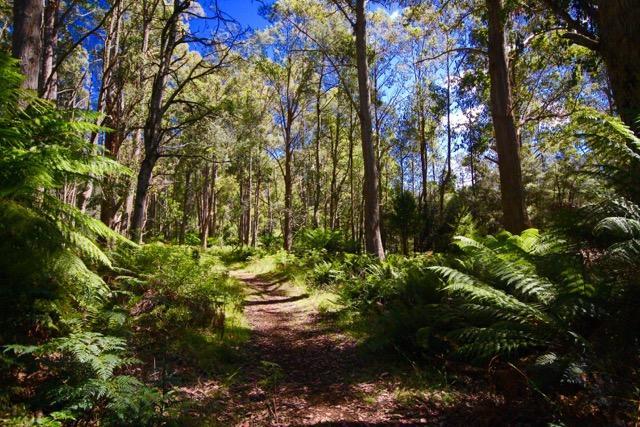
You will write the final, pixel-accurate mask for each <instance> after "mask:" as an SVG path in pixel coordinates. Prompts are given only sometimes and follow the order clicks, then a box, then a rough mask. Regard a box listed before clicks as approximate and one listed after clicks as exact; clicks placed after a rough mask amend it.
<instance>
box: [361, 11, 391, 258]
mask: <svg viewBox="0 0 640 427" xmlns="http://www.w3.org/2000/svg"><path fill="white" fill-rule="evenodd" d="M365 7H366V0H357V1H356V24H355V38H356V63H357V68H358V98H359V103H360V105H359V109H360V111H359V114H360V133H361V139H362V157H363V160H364V185H363V195H364V228H365V232H364V234H365V248H366V250H367V252H369V253H371V254H374V255H375V256H377V257H378V258H379V259H384V247H383V245H382V237H381V234H380V204H379V200H378V168H377V167H376V157H375V152H374V148H373V141H372V125H371V93H370V85H369V63H368V61H367V21H366V11H365Z"/></svg>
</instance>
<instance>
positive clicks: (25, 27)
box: [12, 0, 44, 91]
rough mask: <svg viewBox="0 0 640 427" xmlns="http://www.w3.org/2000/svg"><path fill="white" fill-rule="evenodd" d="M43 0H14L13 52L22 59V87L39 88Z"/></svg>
mask: <svg viewBox="0 0 640 427" xmlns="http://www.w3.org/2000/svg"><path fill="white" fill-rule="evenodd" d="M43 7H44V6H43V2H42V0H14V2H13V36H12V54H13V56H14V57H15V58H17V59H19V60H20V71H22V74H23V75H24V81H23V82H22V87H23V88H25V89H32V90H36V91H37V90H38V79H39V77H40V60H41V57H40V54H41V51H42V39H41V32H42V13H43Z"/></svg>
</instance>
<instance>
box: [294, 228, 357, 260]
mask: <svg viewBox="0 0 640 427" xmlns="http://www.w3.org/2000/svg"><path fill="white" fill-rule="evenodd" d="M293 247H294V251H295V252H296V253H297V254H300V255H302V254H304V253H306V252H313V251H320V252H324V253H328V254H333V255H335V254H337V253H339V252H344V251H345V250H346V248H347V242H346V241H345V238H344V236H343V234H342V232H341V231H340V230H330V229H325V228H306V229H302V230H300V231H299V232H298V233H297V234H296V236H295V239H294V245H293Z"/></svg>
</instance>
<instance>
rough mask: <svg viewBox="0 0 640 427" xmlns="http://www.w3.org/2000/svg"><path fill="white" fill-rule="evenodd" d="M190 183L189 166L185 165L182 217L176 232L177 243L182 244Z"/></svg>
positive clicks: (185, 228) (185, 227)
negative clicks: (178, 229)
mask: <svg viewBox="0 0 640 427" xmlns="http://www.w3.org/2000/svg"><path fill="white" fill-rule="evenodd" d="M190 183H191V168H190V167H189V166H188V165H187V173H186V174H185V179H184V193H183V194H182V218H181V219H180V231H179V232H178V243H179V244H181V245H182V244H183V243H184V238H185V234H186V230H187V219H188V218H189V216H188V212H187V211H188V210H189V209H188V208H189V184H190Z"/></svg>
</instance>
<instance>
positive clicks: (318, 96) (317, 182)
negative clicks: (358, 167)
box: [313, 64, 324, 228]
mask: <svg viewBox="0 0 640 427" xmlns="http://www.w3.org/2000/svg"><path fill="white" fill-rule="evenodd" d="M323 65H324V64H323ZM323 77H324V67H323V66H321V67H320V76H319V77H318V87H317V88H316V140H315V143H316V144H315V153H314V154H315V163H316V175H315V192H314V194H313V226H314V227H315V228H317V227H318V211H319V209H320V192H321V187H320V178H321V176H322V174H321V173H320V130H321V126H322V106H321V105H320V103H321V101H322V99H321V94H322V79H323Z"/></svg>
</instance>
